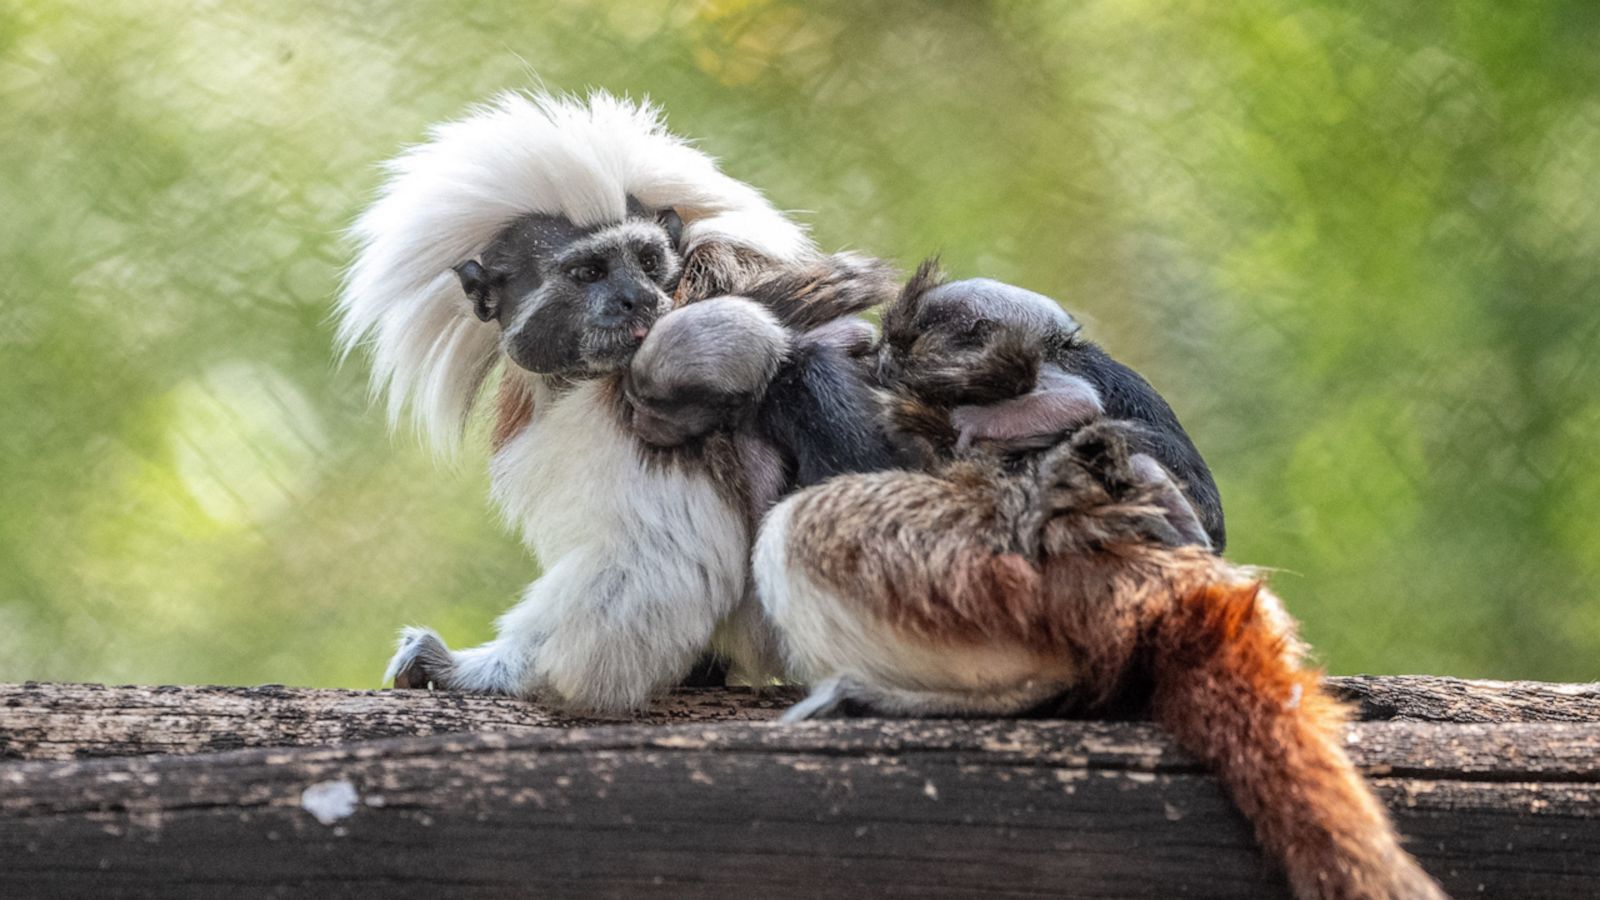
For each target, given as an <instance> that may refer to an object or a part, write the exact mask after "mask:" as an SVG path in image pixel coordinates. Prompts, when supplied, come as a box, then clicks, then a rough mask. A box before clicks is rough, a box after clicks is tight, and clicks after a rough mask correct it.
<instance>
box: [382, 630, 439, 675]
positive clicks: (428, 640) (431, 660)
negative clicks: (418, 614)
mask: <svg viewBox="0 0 1600 900" xmlns="http://www.w3.org/2000/svg"><path fill="white" fill-rule="evenodd" d="M452 666H453V661H452V659H451V656H450V648H449V647H447V646H445V643H444V641H443V640H442V639H441V638H440V637H439V635H438V634H436V633H434V631H433V630H432V629H430V628H416V627H412V626H408V627H406V628H402V629H400V645H399V647H398V648H396V650H395V654H394V658H393V659H391V660H389V668H388V670H387V671H385V672H384V673H383V680H384V681H391V680H392V681H393V682H394V686H395V687H396V688H400V689H402V690H403V689H407V688H411V689H421V690H426V689H427V688H429V687H432V686H438V687H444V686H445V685H444V684H443V683H442V682H443V680H444V676H445V674H446V673H448V672H449V671H450V669H451V667H452Z"/></svg>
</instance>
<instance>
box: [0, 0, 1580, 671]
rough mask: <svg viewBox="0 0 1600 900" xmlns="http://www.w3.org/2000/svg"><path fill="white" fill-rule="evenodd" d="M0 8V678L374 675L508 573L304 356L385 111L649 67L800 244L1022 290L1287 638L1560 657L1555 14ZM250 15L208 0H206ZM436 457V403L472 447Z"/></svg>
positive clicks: (1399, 652) (1574, 594) (1493, 662)
mask: <svg viewBox="0 0 1600 900" xmlns="http://www.w3.org/2000/svg"><path fill="white" fill-rule="evenodd" d="M334 6H335V5H332V4H321V3H309V2H303V0H286V2H282V3H278V4H272V5H268V4H201V5H198V6H196V5H193V4H186V3H183V4H180V3H176V2H170V0H156V2H143V3H128V2H94V3H90V2H49V3H28V4H23V5H21V6H16V5H11V6H6V7H0V268H3V271H4V277H3V278H0V680H20V679H27V678H39V679H45V678H49V679H84V680H107V681H143V682H154V681H183V682H202V681H220V682H237V683H252V682H266V681H274V682H287V683H295V684H317V685H347V686H374V685H375V684H376V682H377V677H378V674H379V673H380V671H381V669H382V666H383V664H384V662H385V660H386V659H387V655H388V652H389V647H390V642H391V640H392V635H393V633H394V630H395V628H396V627H397V626H399V625H401V624H404V623H412V622H417V623H427V624H431V625H434V626H436V627H438V628H440V629H441V630H442V631H443V632H444V634H445V636H446V637H447V638H448V639H450V640H452V641H453V642H456V643H460V644H468V643H473V642H476V641H479V640H482V639H484V638H486V637H488V635H489V633H490V623H491V621H492V619H493V617H494V616H495V615H496V614H497V613H498V612H500V611H501V610H503V609H504V608H505V607H506V606H508V605H509V604H510V602H511V601H512V600H513V599H514V598H515V596H516V594H517V593H518V591H519V590H520V588H521V586H522V585H523V584H524V583H526V582H527V581H528V580H529V579H530V578H531V577H532V576H533V575H534V574H535V573H536V569H535V567H534V565H533V563H532V562H531V561H530V560H529V559H528V557H527V555H526V554H525V553H524V551H523V550H522V549H521V547H520V546H519V545H518V544H517V543H516V541H515V540H514V538H513V537H512V536H511V535H510V534H509V533H508V532H507V530H506V529H504V528H503V527H502V525H501V523H500V522H499V519H498V517H497V515H496V514H495V513H494V511H493V510H492V509H491V508H490V507H489V505H488V503H487V501H486V499H485V489H486V479H485V475H484V466H483V463H482V460H481V458H480V457H481V454H479V455H474V454H473V453H471V452H469V453H468V454H466V455H465V456H464V458H463V460H462V461H460V462H459V463H455V464H439V463H436V462H433V461H431V460H430V459H428V458H427V457H426V456H425V455H424V453H423V450H422V449H421V447H420V446H419V445H418V442H417V441H415V440H414V439H413V438H412V436H411V435H409V434H406V433H400V434H397V435H394V436H391V435H390V434H388V433H387V429H386V427H385V424H384V423H383V421H382V416H381V411H380V410H379V409H377V408H374V407H372V406H370V405H369V403H368V400H367V396H366V387H365V361H364V360H360V359H355V360H351V361H350V362H349V363H347V364H345V365H343V366H338V365H336V364H335V362H334V360H333V354H332V348H331V341H330V334H331V328H330V323H329V312H330V308H331V299H332V296H333V294H334V293H335V291H336V288H337V284H338V279H339V275H340V271H341V267H342V266H343V265H344V264H345V263H346V262H347V259H348V253H349V248H348V246H347V245H346V244H345V243H344V242H343V239H342V237H341V231H342V229H343V228H344V227H345V226H346V225H347V224H348V223H349V222H350V221H351V219H352V218H353V217H354V215H355V214H356V212H357V211H358V210H359V209H360V208H361V207H362V205H363V204H364V203H365V202H366V201H367V200H368V199H370V197H371V196H372V192H373V190H374V188H375V186H376V185H377V183H378V178H379V172H378V169H377V166H376V164H377V163H378V162H379V161H380V160H382V159H384V158H386V157H388V156H391V155H392V154H393V153H395V152H396V151H397V150H398V149H399V148H400V147H401V146H403V145H405V144H407V143H408V142H413V141H416V140H418V139H419V138H420V137H421V136H422V134H423V131H424V129H425V127H426V125H427V124H428V123H430V122H433V121H436V120H439V119H442V118H447V117H453V116H456V115H459V114H460V113H461V112H462V110H463V109H464V108H465V107H466V106H467V105H468V104H470V103H471V102H474V101H477V100H480V99H482V98H484V97H486V96H488V95H490V94H492V93H494V92H496V91H498V90H501V89H504V88H508V87H527V86H530V85H533V84H535V83H538V82H542V83H543V84H545V85H546V86H548V87H550V88H553V89H562V90H570V91H582V90H584V89H587V88H589V87H604V88H608V89H610V90H613V91H617V92H627V93H632V94H634V95H642V94H648V95H649V96H651V97H652V98H653V99H655V100H657V101H658V102H660V103H661V104H663V105H664V106H665V107H666V109H667V111H668V115H669V119H670V121H671V123H672V126H673V127H674V129H675V130H677V131H678V132H680V133H682V134H686V135H690V136H693V137H695V138H697V139H698V140H699V142H700V144H701V145H702V146H703V147H705V148H707V149H708V150H710V151H711V152H713V153H715V154H716V155H718V156H719V157H721V158H722V159H723V160H724V162H725V165H726V167H727V168H728V170H729V171H731V172H732V173H733V174H734V175H736V176H738V177H741V178H744V179H746V180H748V181H750V182H752V183H754V184H756V185H758V186H760V187H762V188H763V189H764V190H766V191H767V193H768V194H769V196H771V197H772V198H773V199H774V200H775V201H776V202H777V203H778V204H779V205H780V206H782V207H784V208H788V209H796V210H802V211H804V212H802V213H801V215H802V217H803V218H804V219H805V220H806V221H807V222H809V223H810V224H811V225H812V227H813V229H814V231H815V234H816V236H817V237H818V238H819V240H820V242H821V243H822V245H823V246H824V247H827V248H830V249H832V248H841V247H849V248H856V249H861V250H864V251H867V252H871V253H875V254H879V255H882V256H887V257H890V258H892V259H895V260H897V261H899V262H901V263H903V264H906V265H908V266H909V265H911V264H914V263H915V261H916V260H918V259H919V258H920V257H921V256H923V255H924V254H927V253H931V252H942V253H943V254H944V258H945V260H946V263H947V266H948V268H950V269H951V270H952V271H953V272H955V273H957V274H960V275H979V274H981V275H987V276H991V277H995V278H1000V279H1004V280H1008V281H1012V282H1015V283H1018V284H1021V285H1024V286H1027V287H1030V288H1033V289H1036V290H1039V291H1042V292H1044V293H1048V294H1051V295H1052V296H1056V297H1058V298H1060V299H1061V300H1062V301H1063V302H1064V303H1065V304H1066V305H1067V306H1068V307H1069V308H1070V309H1072V310H1073V311H1074V313H1076V314H1077V315H1078V316H1079V317H1080V319H1082V320H1083V321H1085V322H1086V323H1087V325H1088V327H1089V329H1090V331H1091V333H1092V334H1093V335H1095V336H1096V337H1098V338H1099V339H1100V340H1101V341H1102V343H1104V344H1106V345H1107V346H1108V347H1109V348H1110V349H1111V350H1112V351H1113V352H1114V353H1116V354H1117V355H1119V356H1121V357H1122V358H1123V359H1125V360H1127V361H1128V362H1130V363H1131V364H1133V365H1134V366H1135V367H1137V368H1139V369H1141V370H1142V371H1144V372H1145V373H1146V374H1147V375H1148V376H1149V377H1150V378H1151V380H1152V381H1153V382H1154V383H1155V384H1156V385H1157V386H1158V387H1159V388H1160V389H1161V390H1162V391H1163V392H1164V393H1165V394H1166V395H1167V396H1168V397H1169V399H1170V400H1171V401H1172V403H1173V405H1174V406H1175V407H1176V408H1177V410H1178V411H1179V414H1180V415H1181V416H1182V418H1183V420H1184V422H1185V424H1186V425H1187V426H1188V427H1189V428H1190V430H1191V432H1192V433H1193V435H1194V437H1195V439H1196V441H1197V443H1198V444H1199V446H1200V447H1201V448H1202V450H1203V451H1204V452H1205V453H1206V456H1207V457H1208V459H1209V460H1210V462H1211V464H1212V467H1213V469H1214V470H1215V472H1216V474H1217V480H1218V482H1219V484H1220V485H1221V488H1222V491H1223V496H1224V501H1225V503H1226V505H1227V508H1228V513H1229V525H1230V532H1231V538H1232V549H1231V553H1230V555H1231V556H1233V557H1234V558H1236V559H1239V560H1241V561H1247V562H1251V563H1256V564H1259V565H1262V566H1267V567H1272V568H1276V569H1279V570H1281V571H1280V572H1279V574H1278V575H1277V576H1276V583H1277V585H1278V587H1279V589H1280V591H1281V592H1282V593H1283V594H1284V596H1285V597H1286V599H1287V600H1288V602H1289V604H1290V607H1291V609H1292V610H1293V611H1294V612H1295V613H1296V614H1297V615H1298V616H1299V617H1300V618H1301V619H1302V620H1303V621H1304V623H1305V631H1306V634H1307V637H1308V638H1309V639H1310V640H1311V641H1312V642H1313V643H1314V644H1315V645H1316V646H1317V647H1318V648H1319V650H1320V653H1321V657H1322V659H1323V660H1324V661H1325V663H1326V664H1327V665H1328V667H1329V668H1330V669H1331V670H1333V671H1336V672H1353V671H1373V672H1400V671H1424V672H1439V673H1451V674H1459V675H1468V676H1491V677H1536V678H1553V679H1566V680H1588V679H1592V678H1594V677H1596V666H1595V663H1594V660H1595V659H1597V658H1600V593H1597V591H1596V589H1595V587H1594V585H1595V584H1596V583H1597V582H1600V466H1597V465H1596V457H1597V451H1600V362H1597V356H1600V353H1597V351H1600V302H1597V300H1600V297H1597V294H1600V163H1597V161H1600V54H1596V52H1595V48H1596V47H1597V46H1600V6H1596V5H1595V4H1594V3H1593V2H1590V0H1570V2H1534V0H1530V2H1525V3H1519V4H1514V5H1513V4H1499V3H1489V2H1462V3H1449V4H1443V3H1441V4H1375V3H1371V4H1351V3H1333V2H1326V3H1324V2H1316V0H1247V2H1241V3H1203V2H1179V0H1102V2H1074V3H1052V4H1037V5H1035V4H1005V3H948V4H928V3H912V2H891V3H885V4H874V5H867V4H858V3H852V2H844V0H832V2H821V3H801V2H779V0H744V2H703V3H670V4H635V3H624V2H616V3H612V4H598V3H579V2H544V3H538V4H529V3H520V2H519V3H511V2H474V3H442V4H429V5H420V4H418V5H413V4H402V3H393V2H383V0H369V2H352V3H346V4H341V5H338V6H337V8H334ZM252 7H253V8H252ZM480 444H481V435H480Z"/></svg>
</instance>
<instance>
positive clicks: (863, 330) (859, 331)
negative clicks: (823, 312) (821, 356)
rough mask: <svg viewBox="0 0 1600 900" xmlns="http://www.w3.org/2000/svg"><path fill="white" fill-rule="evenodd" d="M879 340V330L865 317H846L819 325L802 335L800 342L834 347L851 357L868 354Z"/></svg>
mask: <svg viewBox="0 0 1600 900" xmlns="http://www.w3.org/2000/svg"><path fill="white" fill-rule="evenodd" d="M877 342H878V330H877V329H875V328H873V327H872V323H871V322H868V321H866V320H865V319H857V318H854V317H846V318H843V319H834V320H833V321H832V322H828V323H827V324H825V325H818V326H817V327H816V328H813V329H811V330H810V331H808V332H806V333H805V334H803V335H801V336H800V340H799V343H800V344H802V345H805V344H818V345H821V346H824V347H833V348H835V349H837V350H839V351H840V352H842V353H844V355H846V356H849V357H861V356H866V355H867V354H868V353H870V352H872V348H873V347H874V346H875V345H876V344H877Z"/></svg>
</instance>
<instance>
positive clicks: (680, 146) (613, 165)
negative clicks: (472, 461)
mask: <svg viewBox="0 0 1600 900" xmlns="http://www.w3.org/2000/svg"><path fill="white" fill-rule="evenodd" d="M386 168H387V171H388V173H389V178H388V180H387V181H386V182H385V183H384V185H383V187H382V188H381V190H380V192H379V195H378V199H377V200H376V201H374V202H373V204H372V205H371V206H370V207H369V208H368V209H367V210H366V212H364V213H363V214H362V215H361V217H360V218H359V219H357V220H356V223H355V225H354V226H352V228H351V230H350V233H351V236H352V237H353V238H354V240H355V242H356V245H357V253H356V258H355V261H354V262H353V264H352V265H351V267H350V270H349V272H348V273H347V274H346V277H345V282H344V288H343V291H342V292H341V294H340V296H339V302H338V313H339V328H338V341H339V344H340V347H341V350H342V353H343V354H348V353H349V352H350V351H351V350H353V349H354V348H355V347H356V346H358V345H361V344H369V345H370V346H371V352H372V387H373V391H374V393H375V394H377V393H387V395H388V411H389V421H390V423H391V424H394V423H397V422H398V421H399V420H400V418H401V416H402V414H403V412H404V410H405V409H406V407H407V406H408V405H409V407H410V409H411V415H412V419H413V420H414V421H415V423H416V425H417V427H418V430H419V431H421V432H422V433H423V434H424V435H426V436H427V438H428V439H429V441H430V442H431V444H432V445H433V447H434V449H435V450H436V451H439V452H441V453H446V454H448V453H450V452H452V451H453V450H454V449H455V448H456V446H457V445H458V444H459V441H460V438H461V434H462V431H463V429H464V427H465V425H466V420H467V414H468V412H469V411H470V410H471V407H472V403H473V400H474V399H475V398H476V397H477V395H478V391H479V388H480V387H481V386H482V384H483V380H484V378H485V377H486V376H487V375H488V374H489V371H490V370H491V369H492V368H493V366H494V363H495V360H496V355H497V345H498V338H499V329H498V327H497V326H496V325H495V324H494V323H493V322H480V321H478V319H477V317H476V316H475V315H473V311H472V305H471V303H470V302H468V301H467V299H466V297H465V296H464V295H463V293H462V291H461V286H460V284H459V283H458V281H457V279H456V276H455V273H454V272H453V271H452V270H451V267H452V266H455V265H457V264H458V263H461V262H464V261H466V260H468V259H471V258H473V257H475V256H477V255H478V254H479V253H481V252H482V251H483V250H484V248H485V247H487V246H488V244H489V242H490V241H491V240H492V239H493V238H494V236H495V235H496V234H497V233H498V232H499V231H500V230H501V229H502V228H503V227H504V226H505V225H506V224H508V223H509V222H510V221H511V220H512V219H515V218H516V217H518V216H521V215H524V214H527V213H535V212H536V213H547V214H559V215H563V216H565V217H567V218H568V219H570V220H571V221H572V222H574V223H575V224H578V225H582V226H589V225H600V224H604V223H607V222H615V221H620V220H621V219H623V218H624V215H625V213H626V207H627V199H628V197H629V196H632V197H634V198H636V199H637V200H638V201H639V202H640V203H643V204H644V205H645V206H647V207H649V208H650V209H652V210H660V209H665V208H668V207H671V208H673V209H675V210H677V212H678V215H679V216H680V217H682V219H683V222H684V233H683V241H684V247H683V248H682V249H684V250H685V251H693V250H694V249H695V248H696V247H698V246H700V245H702V244H704V243H706V242H708V241H713V240H714V241H718V242H724V243H729V244H733V245H736V246H740V247H746V248H749V249H751V250H754V251H757V252H759V253H762V254H764V255H766V256H769V257H772V258H773V259H775V260H778V261H781V262H792V261H795V260H797V259H800V258H803V257H805V256H807V255H809V254H811V253H814V252H815V250H814V247H813V246H812V244H811V242H810V240H809V238H808V237H807V236H806V233H805V231H804V230H803V229H802V228H801V227H800V226H799V225H797V224H796V223H794V222H792V221H790V220H789V219H788V218H786V217H785V216H784V215H783V214H782V213H780V212H779V211H778V210H777V209H775V208H774V207H773V206H772V204H770V203H769V202H767V200H766V198H764V197H762V196H761V194H760V193H759V192H758V191H756V189H755V188H753V187H751V186H750V185H748V184H745V183H743V182H741V181H737V180H735V179H733V178H730V177H729V176H727V175H725V174H723V173H722V172H721V171H720V170H719V169H718V168H717V165H716V162H715V160H713V159H712V158H711V157H710V156H708V155H706V154H705V153H702V152H701V151H699V150H696V149H695V148H693V147H691V146H689V145H688V144H687V143H686V142H685V141H683V140H682V139H680V138H678V137H675V136H673V135H672V134H670V133H669V132H668V131H667V129H666V125H665V123H664V122H663V120H662V116H661V111H660V110H659V109H658V108H656V107H654V106H652V105H650V104H649V103H646V102H635V101H632V100H628V99H625V98H619V97H615V96H612V95H610V94H606V93H603V92H596V93H593V94H591V95H590V96H589V99H588V101H587V102H585V101H582V100H578V99H576V98H571V97H556V96H551V95H548V94H542V93H540V94H525V93H521V92H507V93H504V94H501V95H500V96H499V97H497V98H495V99H494V100H493V101H492V102H490V103H489V104H487V105H484V106H480V107H478V108H475V109H473V110H472V111H471V112H470V113H469V114H468V115H467V116H466V117H465V118H462V119H459V120H456V121H454V122H448V123H445V124H442V125H437V126H434V127H433V128H432V129H430V131H429V133H428V140H427V141H426V142H424V143H422V144H419V145H417V146H415V147H412V148H410V149H408V150H406V151H404V152H402V153H401V154H400V155H399V156H397V157H395V158H394V159H393V160H390V161H389V162H388V164H387V166H386Z"/></svg>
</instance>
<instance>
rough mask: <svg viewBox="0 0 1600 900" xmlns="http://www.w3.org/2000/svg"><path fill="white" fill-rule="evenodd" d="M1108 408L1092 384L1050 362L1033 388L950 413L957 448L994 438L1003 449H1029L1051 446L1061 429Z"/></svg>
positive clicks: (1088, 419) (1075, 424)
mask: <svg viewBox="0 0 1600 900" xmlns="http://www.w3.org/2000/svg"><path fill="white" fill-rule="evenodd" d="M1104 411H1105V407H1104V406H1103V405H1102V404H1101V402H1100V392H1099V391H1096V390H1095V389H1094V385H1092V384H1090V383H1089V382H1088V381H1085V380H1084V379H1082V378H1080V377H1078V376H1076V375H1069V374H1067V373H1066V372H1063V371H1061V370H1060V369H1059V368H1057V367H1055V366H1046V367H1044V368H1042V369H1041V370H1040V371H1039V381H1038V384H1037V385H1036V386H1035V387H1034V389H1033V390H1031V391H1029V392H1028V393H1026V394H1023V395H1022V396H1020V397H1013V398H1012V399H1010V400H1002V401H1000V402H998V403H990V404H987V405H983V406H958V407H956V408H955V409H954V410H952V411H951V413H950V424H951V425H953V426H955V429H956V431H957V433H958V437H957V438H956V451H957V452H958V453H959V452H964V451H966V450H968V449H970V448H971V447H972V445H973V444H974V443H976V442H978V441H990V442H994V443H996V444H998V445H999V447H1000V449H1003V450H1027V449H1037V448H1040V447H1047V446H1049V445H1050V444H1052V443H1054V442H1055V439H1056V438H1057V437H1058V436H1059V435H1060V434H1061V433H1062V432H1066V431H1070V430H1072V429H1074V428H1078V427H1080V426H1082V425H1085V424H1087V423H1089V422H1091V421H1093V420H1094V419H1095V418H1097V417H1099V416H1100V415H1101V413H1103V412H1104Z"/></svg>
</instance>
